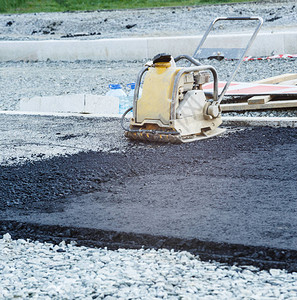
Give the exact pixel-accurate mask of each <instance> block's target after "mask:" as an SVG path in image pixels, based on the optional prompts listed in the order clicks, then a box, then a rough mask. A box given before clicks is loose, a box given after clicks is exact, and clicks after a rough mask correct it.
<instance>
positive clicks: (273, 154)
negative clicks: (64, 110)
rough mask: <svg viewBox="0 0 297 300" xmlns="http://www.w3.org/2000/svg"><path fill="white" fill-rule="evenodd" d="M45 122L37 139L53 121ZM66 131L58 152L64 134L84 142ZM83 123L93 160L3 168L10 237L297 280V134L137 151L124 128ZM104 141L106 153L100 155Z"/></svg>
mask: <svg viewBox="0 0 297 300" xmlns="http://www.w3.org/2000/svg"><path fill="white" fill-rule="evenodd" d="M7 118H8V119H9V121H10V122H12V121H13V120H15V123H17V120H18V117H17V116H9V117H7ZM23 118H29V117H19V120H23V121H24V119H23ZM30 118H33V117H30ZM38 118H39V123H38V122H35V125H34V126H36V128H35V130H37V131H38V130H40V131H42V126H44V124H47V123H48V122H49V120H52V117H38ZM63 120H66V119H63ZM56 121H57V124H61V125H60V128H57V127H54V128H52V129H51V133H52V135H53V133H54V132H55V131H58V132H59V134H58V136H57V137H56V138H57V142H58V141H59V136H60V137H61V135H62V136H66V135H65V134H64V132H63V130H64V131H65V130H67V132H68V133H67V136H66V139H64V140H63V142H65V141H66V140H69V141H70V140H72V143H73V142H74V143H75V139H81V138H82V136H83V135H79V136H77V135H76V134H75V132H73V133H72V135H71V134H70V129H69V128H68V127H67V126H66V125H65V126H64V128H63V125H62V124H63V122H62V121H61V119H60V118H56ZM72 121H73V120H72ZM65 122H68V121H65ZM80 122H81V126H80V133H83V132H84V133H85V136H86V141H87V140H88V136H92V139H91V140H90V139H89V140H88V145H89V150H86V149H88V148H86V149H84V150H83V151H81V152H80V151H77V153H74V154H73V153H71V154H68V155H63V156H53V157H52V158H47V159H41V160H39V161H36V160H34V159H31V160H29V161H24V162H22V163H21V164H20V163H19V164H15V165H9V164H2V165H1V166H0V205H1V208H0V215H1V222H0V234H4V233H6V232H10V233H11V234H12V235H13V236H14V237H22V238H24V237H28V238H38V239H39V240H51V241H57V242H58V241H59V240H61V239H65V240H77V241H78V243H79V244H87V245H94V246H100V247H103V246H108V247H110V248H117V247H132V248H139V247H141V246H145V247H156V248H159V247H166V248H175V249H177V250H188V251H191V252H194V253H198V254H200V255H201V257H202V258H203V259H216V260H220V261H225V262H231V263H234V262H238V263H241V264H245V263H251V264H255V265H258V266H261V267H280V268H287V269H289V270H297V229H296V228H297V185H296V178H297V162H296V154H297V129H296V128H295V129H294V128H269V127H262V128H260V127H257V128H256V127H255V128H252V127H251V128H245V129H242V128H228V130H227V134H224V135H223V136H220V137H215V138H212V139H208V140H203V141H199V142H193V143H189V144H182V145H171V144H144V143H140V142H131V141H128V140H126V139H125V138H124V137H123V136H122V131H121V130H119V129H118V128H119V127H118V126H119V121H118V120H117V119H89V120H88V119H85V121H83V120H82V119H80ZM90 122H91V123H92V127H91V128H90V126H89V125H90ZM38 128H39V129H38ZM106 128H108V134H106V133H104V130H105V129H106ZM100 131H102V132H101V133H102V134H101V135H100V137H99V136H98V140H99V141H102V143H103V144H104V145H105V146H104V147H102V149H100V147H97V148H96V149H97V150H95V149H93V150H91V148H92V144H93V142H92V141H95V140H96V135H94V132H96V134H97V133H98V134H99V133H100ZM111 132H114V135H113V136H112V142H110V144H108V143H106V140H105V139H108V138H109V135H110V133H111ZM28 138H29V137H28ZM44 139H45V140H44V143H43V145H44V144H45V143H48V140H46V137H45V138H44ZM60 140H61V139H60ZM25 141H26V137H24V139H23V143H25ZM113 143H114V144H113ZM107 144H108V145H109V146H108V147H109V149H107V148H106V145H107ZM6 146H8V145H6ZM97 146H98V145H97ZM65 147H66V146H65ZM94 148H95V147H94ZM94 150H95V151H94ZM12 151H13V150H12ZM34 155H35V156H36V153H35V154H34ZM35 156H34V157H35ZM34 157H33V158H34Z"/></svg>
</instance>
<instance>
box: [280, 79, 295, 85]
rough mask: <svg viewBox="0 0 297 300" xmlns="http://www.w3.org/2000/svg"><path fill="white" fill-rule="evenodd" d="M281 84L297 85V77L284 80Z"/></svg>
mask: <svg viewBox="0 0 297 300" xmlns="http://www.w3.org/2000/svg"><path fill="white" fill-rule="evenodd" d="M279 85H297V79H292V80H286V81H282V82H280V83H279Z"/></svg>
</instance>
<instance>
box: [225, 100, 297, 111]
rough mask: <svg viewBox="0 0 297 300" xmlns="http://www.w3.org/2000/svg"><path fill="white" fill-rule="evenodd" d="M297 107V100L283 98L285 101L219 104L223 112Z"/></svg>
mask: <svg viewBox="0 0 297 300" xmlns="http://www.w3.org/2000/svg"><path fill="white" fill-rule="evenodd" d="M294 107H297V100H285V101H270V102H268V103H265V104H253V105H250V104H248V103H246V102H245V103H232V104H221V109H222V111H223V112H226V111H241V110H261V109H262V110H263V109H275V108H294Z"/></svg>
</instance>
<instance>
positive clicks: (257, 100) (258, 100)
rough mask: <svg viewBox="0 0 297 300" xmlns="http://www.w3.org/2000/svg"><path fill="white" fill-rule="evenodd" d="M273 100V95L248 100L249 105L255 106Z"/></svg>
mask: <svg viewBox="0 0 297 300" xmlns="http://www.w3.org/2000/svg"><path fill="white" fill-rule="evenodd" d="M271 99H272V96H271V95H266V96H254V97H251V98H249V99H248V104H249V105H254V104H265V103H267V102H268V101H270V100H271Z"/></svg>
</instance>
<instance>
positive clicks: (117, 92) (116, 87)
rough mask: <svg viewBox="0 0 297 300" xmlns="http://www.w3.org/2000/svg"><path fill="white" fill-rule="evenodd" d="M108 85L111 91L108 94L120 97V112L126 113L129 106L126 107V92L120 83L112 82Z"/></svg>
mask: <svg viewBox="0 0 297 300" xmlns="http://www.w3.org/2000/svg"><path fill="white" fill-rule="evenodd" d="M108 87H109V91H108V92H107V93H106V96H112V97H117V98H118V99H119V113H120V114H122V113H124V112H125V110H126V109H127V108H128V107H127V108H125V107H126V106H127V104H126V103H127V95H126V93H125V92H124V91H123V90H122V87H121V85H120V84H110V85H109V86H108Z"/></svg>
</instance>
